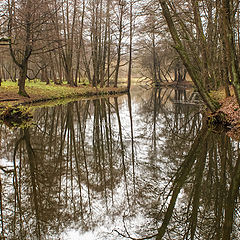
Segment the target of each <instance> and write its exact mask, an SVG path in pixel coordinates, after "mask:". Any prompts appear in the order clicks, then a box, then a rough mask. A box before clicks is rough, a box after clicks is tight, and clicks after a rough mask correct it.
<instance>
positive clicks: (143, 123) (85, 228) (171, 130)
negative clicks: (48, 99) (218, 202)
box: [0, 89, 201, 240]
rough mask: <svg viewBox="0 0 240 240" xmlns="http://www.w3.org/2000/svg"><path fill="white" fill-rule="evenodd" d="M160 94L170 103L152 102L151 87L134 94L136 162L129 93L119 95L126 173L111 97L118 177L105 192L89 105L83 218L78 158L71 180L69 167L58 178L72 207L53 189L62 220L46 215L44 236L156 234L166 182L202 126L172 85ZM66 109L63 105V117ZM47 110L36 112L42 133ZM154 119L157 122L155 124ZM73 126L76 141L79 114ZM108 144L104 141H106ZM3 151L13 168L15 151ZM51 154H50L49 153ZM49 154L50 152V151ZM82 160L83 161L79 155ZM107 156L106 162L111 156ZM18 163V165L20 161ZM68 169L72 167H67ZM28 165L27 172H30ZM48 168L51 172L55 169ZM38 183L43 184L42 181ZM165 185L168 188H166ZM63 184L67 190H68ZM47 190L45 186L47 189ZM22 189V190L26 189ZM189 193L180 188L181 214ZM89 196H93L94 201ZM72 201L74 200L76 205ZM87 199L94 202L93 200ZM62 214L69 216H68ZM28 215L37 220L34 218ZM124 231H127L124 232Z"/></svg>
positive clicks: (87, 238) (101, 239)
mask: <svg viewBox="0 0 240 240" xmlns="http://www.w3.org/2000/svg"><path fill="white" fill-rule="evenodd" d="M161 94H162V95H161V96H163V98H162V100H161V101H162V102H164V103H166V104H163V105H161V104H160V103H159V102H158V103H157V104H154V101H155V99H154V95H153V94H152V92H151V91H144V90H142V89H140V90H139V89H138V90H137V91H135V92H133V94H132V100H131V101H132V104H131V106H132V120H133V136H134V146H133V149H134V160H135V162H134V165H133V163H132V145H131V144H132V142H131V124H130V113H129V106H128V98H127V96H126V95H125V96H121V97H119V98H118V107H119V114H120V121H121V129H122V138H123V144H124V159H125V164H126V174H125V175H124V174H123V172H121V171H122V162H121V161H122V155H121V144H120V136H119V124H118V118H117V114H116V106H115V102H114V100H113V99H110V103H111V130H112V136H113V151H114V152H113V156H114V159H113V161H115V162H114V164H115V165H114V170H115V172H114V174H116V175H114V180H116V181H115V182H114V186H113V189H112V190H111V187H110V186H109V185H107V187H106V190H102V189H100V190H99V189H97V188H98V187H102V185H101V184H99V183H98V182H96V181H100V180H99V176H98V174H99V172H98V170H96V169H95V168H94V166H93V165H94V161H95V160H94V158H93V146H92V144H93V139H94V137H95V136H93V124H94V115H93V114H94V110H95V109H94V106H93V104H91V105H90V108H89V111H88V112H89V115H88V118H87V121H86V129H85V144H84V146H85V151H86V155H87V163H88V164H89V165H88V167H89V169H90V170H89V181H90V184H91V187H92V189H90V194H89V192H88V188H87V183H86V179H83V182H82V183H81V191H82V193H81V194H82V198H83V203H84V212H83V216H82V217H81V216H79V215H80V213H79V209H78V208H79V199H78V198H76V196H77V197H79V186H78V179H77V176H76V175H74V174H76V166H75V159H74V160H73V161H72V164H73V169H72V171H73V173H74V174H73V175H74V176H73V178H70V177H69V175H68V174H69V172H70V170H69V172H68V174H66V176H65V175H63V176H62V177H61V182H60V183H61V191H60V193H59V198H61V199H62V201H64V199H65V194H67V195H68V196H67V197H68V199H67V204H68V205H66V206H65V205H64V204H63V203H62V202H61V203H60V204H59V203H58V202H57V198H56V196H55V195H54V194H55V193H53V197H55V198H56V199H54V201H56V203H54V204H59V206H60V207H59V209H56V211H59V213H58V214H59V215H60V218H59V219H57V217H58V215H56V216H55V215H54V218H53V219H52V221H49V219H47V221H49V222H47V221H46V223H45V222H43V223H44V224H45V225H46V226H47V228H48V227H49V229H50V231H51V233H50V232H49V233H44V235H45V236H46V239H51V240H55V239H59V240H78V239H79V240H105V239H106V240H113V239H114V240H117V239H123V238H122V237H121V236H119V234H118V233H117V232H116V231H114V230H117V231H119V232H120V233H124V232H125V227H126V229H127V230H128V231H129V234H130V235H131V237H133V238H142V237H144V236H147V235H151V234H153V233H156V229H157V228H158V227H159V221H157V220H156V219H158V217H159V206H160V205H161V204H162V202H163V201H164V197H166V195H167V192H168V191H169V189H170V185H168V183H169V181H170V180H171V177H172V175H173V173H174V172H176V169H177V168H178V167H179V166H180V163H181V161H182V160H183V156H184V155H186V154H187V153H188V150H189V147H190V145H191V143H192V141H193V139H194V137H195V135H196V134H197V131H198V128H199V126H200V125H201V115H198V111H199V109H198V108H195V109H193V108H192V107H191V106H186V105H174V104H173V102H174V101H175V92H174V91H172V90H171V89H168V90H167V92H166V93H164V91H163V92H162V93H161ZM189 94H191V91H190V92H187V96H189ZM85 103H86V102H85V101H83V104H82V105H81V107H83V108H84V104H85ZM66 107H67V106H66ZM66 107H63V109H64V111H65V112H64V113H65V115H66ZM52 111H53V109H49V112H48V114H49V116H51V113H52ZM154 111H156V115H154ZM44 114H45V112H44V111H42V110H41V109H40V110H39V113H38V112H37V113H36V119H39V122H38V126H37V127H38V128H37V129H36V131H39V132H44V129H45V120H44V117H41V116H45V115H44ZM74 116H75V115H74ZM154 118H155V120H156V122H155V124H154ZM47 120H48V121H50V122H51V120H49V117H48V119H47ZM184 121H187V125H186V126H187V127H186V128H184V127H183V126H182V125H183V124H184ZM193 121H195V122H194V124H192V122H193ZM46 122H47V121H46ZM103 123H104V121H103ZM56 126H57V125H56ZM59 126H60V125H59ZM59 126H58V128H57V132H58V136H59V135H60V133H61V127H59ZM104 127H105V126H104ZM195 128H196V129H195ZM73 129H74V132H75V134H76V135H75V137H76V138H77V139H78V138H79V126H78V124H77V118H76V116H75V117H74V126H73ZM194 129H195V130H194ZM32 131H33V130H32ZM34 131H35V130H34ZM34 131H33V132H34ZM154 131H155V133H154ZM191 131H192V133H191V135H190V136H189V135H188V133H190V132H191ZM49 132H50V130H48V131H47V134H49ZM6 133H7V136H8V137H9V136H11V135H14V138H15V137H16V136H15V134H14V132H8V131H7V130H6ZM16 133H17V131H16ZM95 134H96V133H95ZM39 136H41V134H39ZM66 136H67V135H66ZM10 138H11V137H9V139H10ZM14 138H13V139H11V141H12V144H13V143H14ZM186 138H187V139H186ZM33 140H34V135H33V136H32V138H31V142H32V144H33ZM78 140H79V139H78ZM154 140H155V141H154ZM186 140H187V141H186ZM58 141H59V140H58ZM66 142H67V137H66V138H65V143H66ZM4 144H6V143H5V142H4V141H3V139H1V145H2V146H3V147H4ZM8 144H9V143H8ZM44 144H46V143H43V146H44ZM57 144H59V142H57ZM104 144H106V139H105V142H104ZM13 145H14V144H13ZM35 145H36V144H35ZM69 146H72V145H69ZM69 146H68V147H69ZM104 146H105V145H104ZM68 147H66V146H65V147H64V149H63V153H64V163H65V162H66V159H65V158H66V155H67V153H68V152H69V148H68ZM101 147H102V146H101ZM105 147H106V146H105ZM11 149H13V148H11ZM34 149H36V150H37V151H46V152H47V150H48V145H47V144H46V148H45V146H44V147H43V149H41V148H40V146H38V145H36V146H34ZM56 149H58V148H56ZM1 152H2V155H3V156H2V157H1V159H0V165H2V166H10V167H11V168H12V160H11V159H12V154H13V153H12V152H10V153H8V152H7V151H4V152H3V151H1ZM47 154H48V153H47ZM47 154H46V156H47V157H48V155H47ZM79 155H81V153H79ZM50 156H52V155H51V154H50ZM25 157H26V156H25ZM26 158H27V157H26ZM6 159H7V160H6ZM69 159H70V158H69ZM72 159H73V158H72ZM42 160H43V161H44V160H45V161H46V162H47V164H48V165H47V167H48V166H50V165H51V164H52V163H53V164H55V161H54V158H53V159H42ZM79 160H81V159H80V158H79ZM105 160H106V161H107V159H105ZM68 161H69V160H68ZM24 164H25V163H24ZM108 164H109V163H108ZM26 165H27V164H26ZM17 166H19V165H18V162H17ZM23 166H24V165H23ZM24 167H25V166H24ZM68 167H69V168H70V166H69V165H68ZM26 169H27V168H26ZM26 169H25V171H28V170H26ZM49 169H50V170H51V168H49ZM81 170H82V174H83V173H85V172H84V171H85V170H84V166H82V169H81ZM107 171H109V165H107V169H106V173H105V174H106V175H105V176H106V179H107V180H109V179H110V177H109V173H108V172H107ZM64 174H65V173H64ZM23 176H24V173H23ZM48 177H49V176H48ZM50 177H51V176H50ZM118 178H119V179H118ZM53 179H54V177H53ZM3 180H4V183H7V184H11V183H12V176H11V175H6V176H5V177H4V179H3ZM28 180H29V179H28ZM55 181H56V179H55ZM28 184H29V183H28ZM39 184H40V185H41V183H39ZM57 184H59V183H58V182H57V183H56V186H55V185H53V186H52V187H53V189H54V191H55V190H56V189H55V188H58V185H57ZM71 185H73V189H72V192H71V190H70V187H71ZM66 186H67V187H66ZM165 186H166V188H165V189H164V187H165ZM26 187H29V188H31V186H28V185H26ZM65 187H66V188H67V189H68V190H65ZM49 190H51V187H49ZM49 190H48V189H47V191H49ZM24 191H26V192H28V191H29V190H28V189H27V188H26V189H24ZM24 191H23V194H24V193H25V192H24ZM47 191H46V193H47ZM104 191H105V192H104ZM111 191H112V192H111ZM164 191H165V192H164ZM187 191H188V188H184V189H182V190H181V192H180V194H179V196H178V201H177V205H176V208H177V211H178V212H181V210H182V209H184V207H185V206H186V202H187V199H186V197H187V194H186V193H187ZM46 193H45V192H44V194H46ZM72 195H73V196H74V197H75V198H76V199H77V200H76V199H75V200H72V199H74V197H72ZM88 198H90V200H89V199H88ZM59 201H60V200H59ZM72 201H76V202H75V203H73V202H72ZM88 201H90V203H89V202H88ZM167 203H169V200H167ZM74 204H75V205H76V206H74V208H77V209H76V210H77V211H76V214H77V216H73V215H75V212H73V205H74ZM64 214H66V216H65V215H64ZM62 215H63V217H62ZM27 217H30V218H33V219H34V216H27ZM64 217H66V219H67V220H66V221H67V223H66V224H65V222H61V221H64V219H65V218H64ZM55 218H56V219H55ZM54 221H56V222H54ZM57 221H60V225H59V226H60V227H59V229H55V224H57ZM48 225H49V226H48ZM179 229H183V226H179ZM124 234H126V232H125V233H124ZM43 239H44V238H43ZM176 239H177V238H176ZM21 240H22V239H21Z"/></svg>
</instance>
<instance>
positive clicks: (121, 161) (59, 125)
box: [0, 89, 240, 240]
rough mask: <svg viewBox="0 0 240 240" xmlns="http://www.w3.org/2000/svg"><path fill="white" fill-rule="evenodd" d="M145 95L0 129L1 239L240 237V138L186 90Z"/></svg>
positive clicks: (42, 114)
mask: <svg viewBox="0 0 240 240" xmlns="http://www.w3.org/2000/svg"><path fill="white" fill-rule="evenodd" d="M144 94H146V96H143V93H142V92H140V93H139V95H138V94H136V93H135V94H134V95H133V97H132V98H131V96H130V95H128V96H124V97H120V98H114V99H108V98H106V99H104V98H102V99H95V100H85V101H84V100H82V101H79V102H72V103H69V104H67V105H66V106H56V107H53V108H42V109H39V110H38V111H37V112H36V114H35V121H36V126H34V127H31V128H30V127H28V128H25V129H17V130H9V129H8V128H7V127H5V126H1V128H0V137H1V141H0V144H1V146H0V147H1V150H0V151H1V161H2V164H1V166H0V167H1V170H0V171H1V178H0V190H1V194H0V200H1V235H2V238H3V237H4V236H5V237H7V239H68V238H67V237H66V234H67V232H68V230H73V229H75V230H74V231H76V232H79V234H80V235H81V234H83V233H85V232H92V233H94V234H95V235H96V234H100V233H101V234H100V235H99V236H98V238H97V237H96V236H95V238H92V239H99V238H100V239H122V238H124V237H123V236H125V237H132V238H143V237H150V236H154V237H153V238H152V239H157V240H158V239H224V240H225V239H237V237H238V236H239V234H240V232H239V220H238V217H239V183H240V158H239V146H238V143H237V142H234V141H233V140H231V139H229V138H228V137H227V136H226V135H225V134H224V133H221V134H217V133H213V132H211V131H210V130H209V129H208V128H207V126H206V125H205V124H202V122H203V119H202V116H201V114H199V108H198V107H195V106H192V105H189V104H182V103H179V102H182V101H185V100H186V99H187V98H188V97H189V93H188V92H186V91H185V90H179V91H177V90H169V89H155V90H154V91H153V92H151V93H149V92H146V93H144ZM114 229H115V230H117V231H115V232H114V231H113V230H114ZM106 233H107V235H106ZM94 234H93V235H94ZM75 239H77V238H75ZM79 239H80V237H79ZM81 239H82V238H81Z"/></svg>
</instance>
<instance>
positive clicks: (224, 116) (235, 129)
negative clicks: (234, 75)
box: [209, 88, 240, 141]
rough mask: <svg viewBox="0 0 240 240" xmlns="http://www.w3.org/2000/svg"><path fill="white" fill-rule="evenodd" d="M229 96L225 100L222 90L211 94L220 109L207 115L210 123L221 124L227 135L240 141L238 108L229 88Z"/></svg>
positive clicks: (239, 114)
mask: <svg viewBox="0 0 240 240" xmlns="http://www.w3.org/2000/svg"><path fill="white" fill-rule="evenodd" d="M230 91H231V96H230V97H227V98H225V92H224V90H219V91H216V92H213V93H212V96H213V97H214V98H215V99H217V100H218V101H219V102H220V104H221V107H220V108H219V109H218V111H217V112H216V113H214V114H210V115H209V119H210V122H216V123H217V124H218V123H219V124H221V125H222V126H223V127H224V128H225V130H226V131H227V135H228V136H229V137H231V138H233V139H235V140H238V141H239V140H240V107H239V105H238V103H237V99H236V98H235V96H234V91H233V88H230Z"/></svg>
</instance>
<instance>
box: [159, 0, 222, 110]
mask: <svg viewBox="0 0 240 240" xmlns="http://www.w3.org/2000/svg"><path fill="white" fill-rule="evenodd" d="M160 4H161V7H162V11H163V15H164V17H165V19H166V22H167V25H168V28H169V31H170V33H171V36H172V38H173V40H174V43H175V49H176V50H177V52H178V54H179V56H180V57H181V59H182V61H183V63H184V65H185V67H186V69H187V71H188V73H189V75H190V77H191V79H192V81H193V83H194V85H195V86H196V88H197V90H198V92H199V94H200V95H201V97H202V99H203V101H204V103H205V104H206V105H207V107H208V108H209V109H210V110H211V111H212V112H215V111H216V110H217V109H218V108H219V107H220V104H219V103H218V102H216V101H215V100H214V99H213V98H212V97H211V96H210V95H209V93H208V91H207V89H206V88H205V87H204V84H203V81H205V82H206V81H207V80H208V79H202V75H201V74H199V72H198V70H197V69H196V68H195V66H194V65H193V64H192V61H191V59H190V58H189V55H188V52H187V50H186V49H185V47H184V45H183V43H182V41H181V39H180V38H179V35H178V32H177V29H176V28H175V25H174V22H173V19H172V16H171V14H170V12H169V8H168V5H167V3H166V1H165V0H160ZM203 77H205V78H209V76H208V75H206V74H205V72H204V76H203Z"/></svg>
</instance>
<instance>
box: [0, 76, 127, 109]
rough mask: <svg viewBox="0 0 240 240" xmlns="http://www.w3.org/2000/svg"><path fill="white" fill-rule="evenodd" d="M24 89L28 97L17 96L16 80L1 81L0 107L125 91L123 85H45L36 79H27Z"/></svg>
mask: <svg viewBox="0 0 240 240" xmlns="http://www.w3.org/2000/svg"><path fill="white" fill-rule="evenodd" d="M26 91H27V93H28V94H29V96H30V98H25V97H22V96H19V95H18V94H17V92H18V86H17V83H16V82H11V81H3V82H2V86H1V87H0V107H4V106H7V105H9V104H11V105H16V104H23V103H34V102H40V101H49V100H54V99H63V98H75V97H79V96H86V97H88V96H94V95H98V96H99V95H105V94H106V95H108V94H117V93H122V92H126V91H127V89H126V88H124V87H120V88H114V87H104V88H99V87H92V86H89V85H85V84H84V85H79V86H78V87H70V86H69V85H67V84H65V83H64V84H63V85H55V84H53V83H51V84H48V85H46V83H44V82H41V81H39V80H37V81H30V82H29V81H27V82H26Z"/></svg>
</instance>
